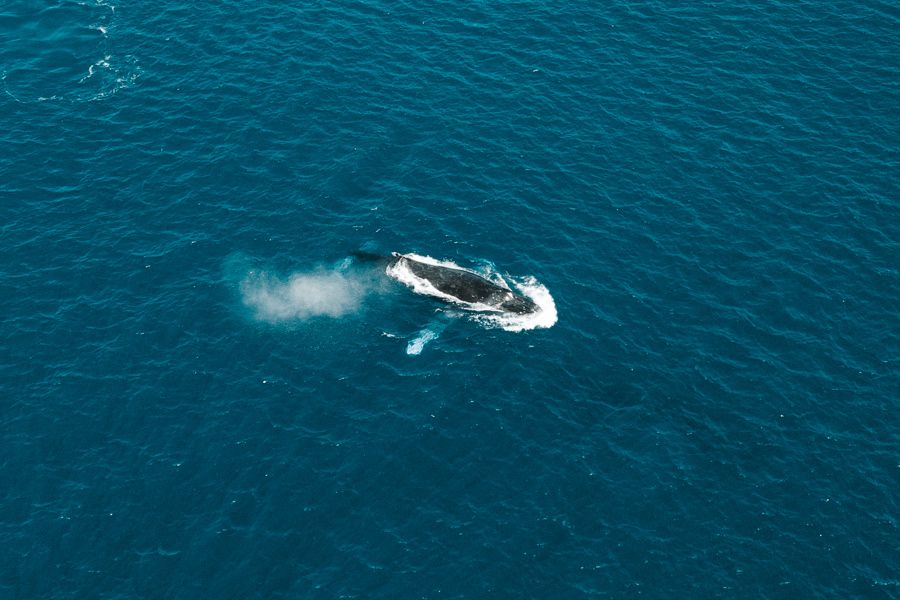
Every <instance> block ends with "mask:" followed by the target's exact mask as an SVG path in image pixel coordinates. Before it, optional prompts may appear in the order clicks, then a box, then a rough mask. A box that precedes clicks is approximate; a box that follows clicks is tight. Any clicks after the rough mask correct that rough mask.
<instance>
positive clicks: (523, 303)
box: [500, 292, 538, 315]
mask: <svg viewBox="0 0 900 600" xmlns="http://www.w3.org/2000/svg"><path fill="white" fill-rule="evenodd" d="M500 310H503V311H505V312H511V313H516V314H518V315H527V314H530V313H533V312H537V310H538V305H537V304H535V303H534V302H532V301H531V300H529V299H528V298H526V297H525V296H520V295H519V294H514V293H512V292H509V293H507V294H506V298H504V300H503V302H501V303H500Z"/></svg>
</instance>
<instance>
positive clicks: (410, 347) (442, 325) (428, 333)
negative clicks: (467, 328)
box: [406, 311, 450, 356]
mask: <svg viewBox="0 0 900 600" xmlns="http://www.w3.org/2000/svg"><path fill="white" fill-rule="evenodd" d="M449 324H450V316H449V315H447V314H445V313H444V312H443V311H442V312H439V313H438V314H437V316H435V317H434V318H433V319H432V320H431V321H429V323H428V325H426V326H425V327H424V328H423V329H421V330H420V331H419V332H418V333H417V334H416V336H415V337H413V338H412V339H411V340H410V341H409V343H408V344H406V353H407V354H409V355H410V356H418V355H419V354H421V353H422V350H424V349H425V345H426V344H427V343H428V342H430V341H432V340H436V339H438V337H440V335H441V333H442V332H443V331H444V330H445V329H446V328H447V325H449Z"/></svg>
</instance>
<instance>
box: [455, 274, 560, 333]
mask: <svg viewBox="0 0 900 600" xmlns="http://www.w3.org/2000/svg"><path fill="white" fill-rule="evenodd" d="M513 287H514V288H515V291H517V292H518V293H520V294H522V295H523V296H525V297H526V298H528V299H529V300H531V301H532V302H534V303H535V304H537V306H538V310H537V311H535V312H533V313H528V314H524V315H520V314H516V313H505V312H503V313H497V312H495V313H481V314H476V315H472V316H471V317H470V318H471V319H472V320H473V321H476V322H478V323H480V324H481V325H483V326H484V327H488V328H499V329H503V330H505V331H527V330H529V329H548V328H550V327H553V326H554V325H555V324H556V321H557V314H556V302H554V301H553V296H551V295H550V290H548V289H547V288H546V286H544V285H543V284H542V283H540V282H539V281H538V280H537V279H535V278H534V277H530V276H529V277H523V278H522V279H521V280H520V281H513Z"/></svg>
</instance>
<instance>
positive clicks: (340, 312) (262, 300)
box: [240, 268, 370, 323]
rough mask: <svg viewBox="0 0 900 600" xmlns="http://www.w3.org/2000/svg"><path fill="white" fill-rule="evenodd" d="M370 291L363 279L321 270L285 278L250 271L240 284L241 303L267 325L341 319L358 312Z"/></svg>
mask: <svg viewBox="0 0 900 600" xmlns="http://www.w3.org/2000/svg"><path fill="white" fill-rule="evenodd" d="M369 289H370V288H369V286H368V285H367V284H366V281H365V280H364V279H363V278H360V277H358V276H355V275H354V274H352V273H345V272H341V271H339V270H328V269H324V268H323V269H318V270H316V271H313V272H309V273H294V274H293V275H291V276H290V277H288V278H286V279H283V278H279V277H278V276H276V275H273V274H271V273H269V272H266V271H255V270H251V271H250V272H248V273H247V274H246V276H245V277H244V279H243V280H242V281H241V283H240V291H241V297H242V300H243V302H244V304H245V305H246V306H247V307H249V308H250V309H251V310H252V311H253V314H254V317H255V318H256V319H258V320H260V321H265V322H267V323H285V322H290V321H298V320H299V321H303V320H307V319H311V318H314V317H331V318H338V317H343V316H345V315H348V314H350V313H354V312H356V311H358V310H359V309H360V307H361V306H362V302H363V299H364V298H365V296H366V294H367V293H368V292H369Z"/></svg>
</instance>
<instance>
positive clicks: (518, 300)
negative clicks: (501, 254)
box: [391, 252, 538, 314]
mask: <svg viewBox="0 0 900 600" xmlns="http://www.w3.org/2000/svg"><path fill="white" fill-rule="evenodd" d="M398 263H400V264H402V265H403V266H405V267H407V268H408V269H409V270H410V271H411V272H412V273H413V274H414V275H415V276H416V277H419V278H421V279H425V280H426V281H428V282H429V283H430V284H431V285H433V286H434V287H435V289H437V290H439V291H441V292H442V293H444V294H447V295H448V296H453V297H454V298H457V299H459V300H460V301H462V302H468V303H472V304H475V303H477V304H485V305H487V306H491V307H493V308H496V309H497V310H500V311H504V312H511V313H516V314H528V313H533V312H535V311H536V310H538V307H537V305H536V304H535V303H534V302H532V301H531V300H529V299H528V298H526V297H525V296H522V295H521V294H517V293H515V292H513V291H512V290H508V289H506V288H505V287H502V286H500V285H497V284H496V283H494V282H493V281H490V280H488V279H485V278H484V277H482V276H481V275H478V274H476V273H472V272H471V271H466V270H465V269H457V268H455V267H445V266H440V265H432V264H429V263H424V262H421V261H418V260H415V259H413V258H410V257H408V256H405V255H403V254H398V253H396V252H395V253H394V258H393V259H392V261H391V265H395V264H398Z"/></svg>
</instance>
